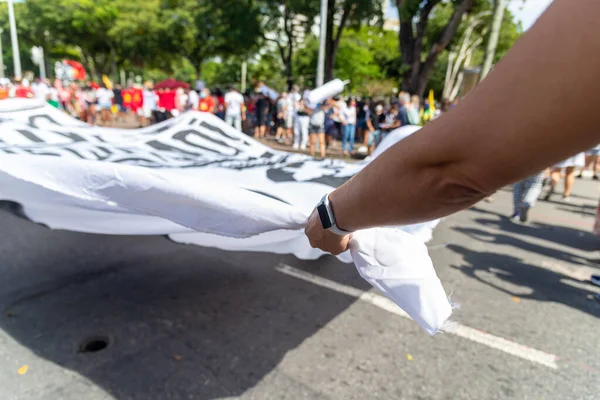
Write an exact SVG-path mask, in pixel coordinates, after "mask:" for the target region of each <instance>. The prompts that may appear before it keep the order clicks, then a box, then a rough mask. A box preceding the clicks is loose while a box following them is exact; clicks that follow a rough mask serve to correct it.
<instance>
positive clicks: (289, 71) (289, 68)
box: [285, 56, 294, 92]
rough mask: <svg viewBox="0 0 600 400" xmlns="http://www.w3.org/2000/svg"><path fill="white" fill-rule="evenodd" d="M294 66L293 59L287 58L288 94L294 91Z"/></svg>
mask: <svg viewBox="0 0 600 400" xmlns="http://www.w3.org/2000/svg"><path fill="white" fill-rule="evenodd" d="M293 68H294V67H293V65H292V57H291V56H290V57H286V59H285V76H286V80H287V86H288V92H291V91H292V86H294V77H293V76H292V73H293V72H294V70H293Z"/></svg>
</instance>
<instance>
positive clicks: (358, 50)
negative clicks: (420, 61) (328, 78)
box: [294, 26, 398, 93]
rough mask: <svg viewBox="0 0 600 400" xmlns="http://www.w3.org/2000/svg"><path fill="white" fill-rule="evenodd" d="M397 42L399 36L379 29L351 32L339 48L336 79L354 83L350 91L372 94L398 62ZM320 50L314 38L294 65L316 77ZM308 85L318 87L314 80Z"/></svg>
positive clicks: (348, 87)
mask: <svg viewBox="0 0 600 400" xmlns="http://www.w3.org/2000/svg"><path fill="white" fill-rule="evenodd" d="M396 40H397V39H396V37H395V33H393V32H387V31H384V30H383V29H381V28H380V27H377V26H375V27H369V26H363V27H361V28H360V29H349V30H348V31H347V32H346V34H345V36H344V40H342V41H341V42H340V45H339V49H338V55H337V59H338V63H337V66H336V68H335V70H334V74H335V76H336V77H338V78H340V79H343V80H346V79H348V80H350V83H349V84H348V85H347V89H349V90H351V91H353V92H355V93H362V92H366V91H368V92H372V88H374V87H377V86H379V85H378V84H377V83H376V82H378V81H380V80H383V79H384V78H385V77H386V71H387V72H391V69H390V65H393V64H394V62H396V63H397V57H398V55H397V43H396ZM318 47H319V41H318V38H316V37H314V36H311V37H310V39H309V40H308V41H307V43H306V47H305V48H304V49H302V50H301V51H299V52H298V53H297V57H296V58H295V60H294V64H295V66H296V71H297V72H298V73H299V74H300V75H308V76H311V77H312V76H314V72H315V71H314V66H315V64H316V61H317V51H318ZM392 78H393V76H392ZM307 83H310V86H312V85H313V84H314V82H313V81H312V80H309V82H307ZM387 84H389V82H387V83H386V85H387ZM367 88H368V89H367Z"/></svg>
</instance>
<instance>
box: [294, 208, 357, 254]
mask: <svg viewBox="0 0 600 400" xmlns="http://www.w3.org/2000/svg"><path fill="white" fill-rule="evenodd" d="M304 233H305V234H306V236H307V237H308V240H309V242H310V245H311V246H312V247H313V248H316V249H321V250H323V251H326V252H328V253H331V254H333V255H334V256H336V255H338V254H340V253H343V252H344V251H346V250H348V244H349V243H350V239H351V238H352V235H346V236H340V235H336V234H335V233H332V232H329V231H327V230H325V229H323V225H321V219H320V218H319V214H318V213H317V210H316V209H315V210H314V211H313V213H312V214H311V215H310V217H309V218H308V223H307V224H306V228H305V229H304Z"/></svg>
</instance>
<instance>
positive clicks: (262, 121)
mask: <svg viewBox="0 0 600 400" xmlns="http://www.w3.org/2000/svg"><path fill="white" fill-rule="evenodd" d="M255 98H256V102H255V103H254V107H255V108H254V112H255V116H256V125H255V126H254V138H255V139H264V137H265V134H266V131H267V122H266V121H267V112H268V111H269V101H268V100H267V98H266V97H265V95H264V94H262V93H261V92H256V97H255Z"/></svg>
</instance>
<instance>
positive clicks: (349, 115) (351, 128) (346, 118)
mask: <svg viewBox="0 0 600 400" xmlns="http://www.w3.org/2000/svg"><path fill="white" fill-rule="evenodd" d="M340 119H341V121H342V125H343V127H344V136H343V138H342V151H343V153H344V155H345V156H347V155H349V154H350V153H351V152H352V151H354V135H355V134H356V100H354V99H350V101H348V105H347V106H346V107H344V109H343V110H342V113H341V115H340Z"/></svg>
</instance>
